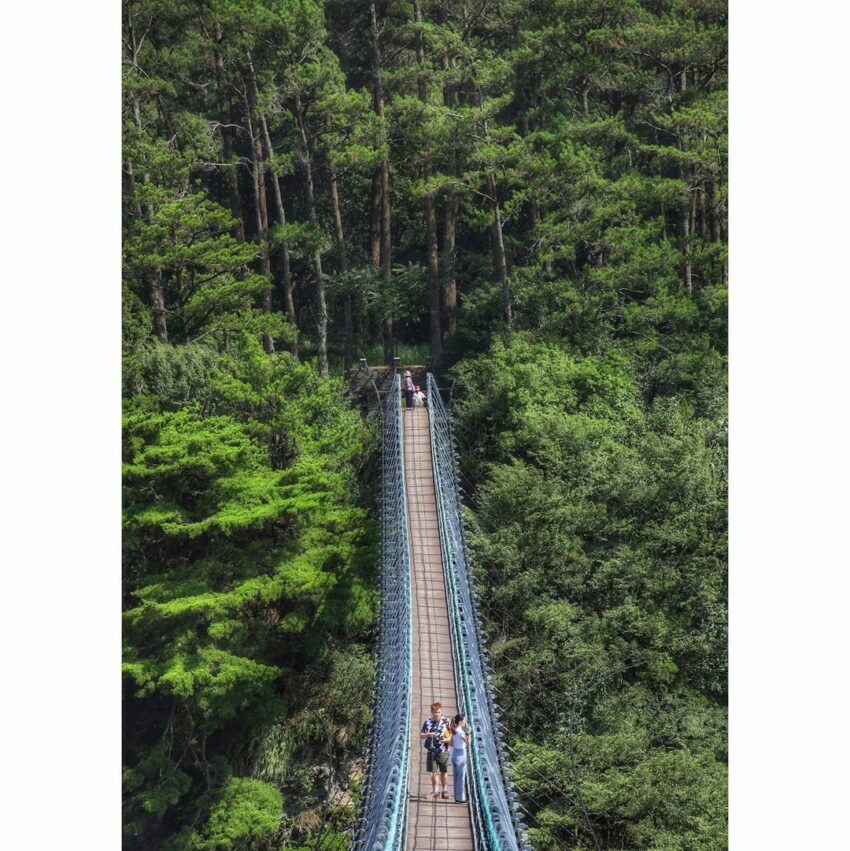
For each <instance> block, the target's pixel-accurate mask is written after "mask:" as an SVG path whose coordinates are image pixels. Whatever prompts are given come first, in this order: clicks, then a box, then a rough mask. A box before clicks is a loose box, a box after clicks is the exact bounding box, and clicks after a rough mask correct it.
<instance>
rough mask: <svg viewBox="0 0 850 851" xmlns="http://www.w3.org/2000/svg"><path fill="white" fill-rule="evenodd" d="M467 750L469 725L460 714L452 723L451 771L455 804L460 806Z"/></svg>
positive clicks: (462, 800) (464, 798) (462, 799)
mask: <svg viewBox="0 0 850 851" xmlns="http://www.w3.org/2000/svg"><path fill="white" fill-rule="evenodd" d="M467 748H469V724H467V723H466V716H465V715H464V714H463V713H462V712H461V713H458V714H457V715H455V717H454V721H452V771H453V773H454V786H455V803H456V804H462V803H463V802H464V801H465V800H466V797H465V795H464V788H463V781H464V780H465V779H466V751H467Z"/></svg>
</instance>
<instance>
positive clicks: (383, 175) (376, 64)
mask: <svg viewBox="0 0 850 851" xmlns="http://www.w3.org/2000/svg"><path fill="white" fill-rule="evenodd" d="M369 18H370V25H371V36H372V68H373V72H374V85H373V90H372V99H373V105H374V109H375V114H376V115H378V117H379V118H383V117H384V90H383V85H382V82H381V68H382V64H383V63H382V59H381V45H380V42H379V33H378V11H377V8H376V6H375V0H370V2H369ZM379 172H380V187H381V228H380V232H381V246H380V247H381V251H380V265H381V271H382V272H383V275H384V279H385V280H386V281H387V283H389V280H390V276H391V275H392V254H391V246H392V242H391V235H392V234H391V230H390V226H391V221H390V167H389V163H388V161H387V157H384V159H383V162H382V163H381V165H380V167H379ZM373 199H374V195H373ZM373 204H374V200H373ZM374 257H375V255H374V246H373V254H372V258H373V261H374ZM383 332H384V334H383V336H384V360H385V361H387V363H389V362H390V360H391V359H392V357H393V355H394V354H395V340H394V339H393V323H392V319H385V320H384V323H383Z"/></svg>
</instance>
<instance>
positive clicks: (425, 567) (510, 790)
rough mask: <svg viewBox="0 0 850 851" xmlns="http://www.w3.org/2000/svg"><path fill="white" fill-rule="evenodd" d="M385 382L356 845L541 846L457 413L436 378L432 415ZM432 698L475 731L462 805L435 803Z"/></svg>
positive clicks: (396, 850) (493, 849)
mask: <svg viewBox="0 0 850 851" xmlns="http://www.w3.org/2000/svg"><path fill="white" fill-rule="evenodd" d="M387 379H388V380H387V383H388V384H389V387H388V391H387V393H386V400H385V402H383V404H381V406H380V407H381V413H382V479H381V485H382V487H381V574H380V576H381V579H380V582H381V599H380V615H379V632H378V641H377V653H376V658H377V674H376V689H375V699H374V704H373V707H372V709H373V719H374V721H373V729H372V731H371V733H370V752H369V754H368V765H367V770H366V783H365V791H364V797H363V805H362V810H361V816H360V820H359V822H358V825H357V828H356V830H355V834H354V843H353V849H354V851H402V849H405V850H406V851H531V844H530V842H529V840H528V836H527V834H526V833H525V824H524V822H523V820H522V815H521V809H520V806H519V803H518V801H517V798H516V794H515V791H514V785H513V783H512V780H511V774H510V767H509V765H508V755H509V749H508V746H507V743H506V742H505V741H504V738H503V735H502V727H501V724H500V721H499V707H498V704H497V702H496V693H495V691H494V688H493V685H492V682H491V675H490V671H489V667H488V662H487V651H486V647H485V644H484V636H483V633H482V629H481V624H482V622H481V619H480V616H479V614H478V612H477V609H476V597H475V591H474V587H473V576H472V574H471V571H470V562H469V555H468V550H467V545H466V536H465V530H464V524H463V517H462V514H461V501H460V494H459V489H458V485H457V459H456V453H455V446H454V442H453V437H452V429H451V417H450V414H449V411H448V410H447V408H446V406H445V404H444V401H443V399H442V397H441V395H440V391H439V389H438V387H437V382H436V381H435V379H434V376H433V374H432V373H431V372H429V373H428V375H427V398H428V405H427V407H426V408H413V409H402V407H401V405H400V398H401V377H400V374H399V372H398V370H397V369H396V370H394V371H393V372H392V373H391V374H390V375H388V376H387ZM375 389H376V392H377V387H376V388H375ZM378 398H380V397H378ZM433 701H439V702H440V703H442V705H443V709H442V712H443V714H444V715H447V716H449V715H454V714H455V713H456V712H458V711H459V712H463V713H465V714H466V717H467V720H468V722H469V725H470V728H471V732H472V736H471V746H470V748H469V753H468V761H467V775H466V801H465V803H462V804H458V803H455V802H454V796H453V795H452V796H451V797H450V800H449V801H446V800H443V799H441V798H436V799H435V798H433V797H430V796H429V792H430V791H431V782H430V776H429V775H428V774H427V773H426V770H425V769H426V765H425V762H426V751H425V749H424V748H423V747H422V741H421V739H420V736H419V730H420V727H421V725H422V722H423V720H424V719H425V718H427V717H428V715H429V711H430V710H429V707H430V705H431V703H432V702H433ZM449 770H450V772H451V770H452V769H451V766H450V769H449ZM449 788H451V778H450V784H449Z"/></svg>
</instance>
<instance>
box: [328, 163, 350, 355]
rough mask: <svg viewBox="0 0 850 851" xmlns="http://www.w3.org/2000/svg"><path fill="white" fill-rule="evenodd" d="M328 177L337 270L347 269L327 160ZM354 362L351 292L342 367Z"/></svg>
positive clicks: (331, 170) (347, 300) (334, 185)
mask: <svg viewBox="0 0 850 851" xmlns="http://www.w3.org/2000/svg"><path fill="white" fill-rule="evenodd" d="M328 175H329V179H330V190H331V207H332V208H333V216H334V239H335V242H336V262H337V267H338V269H339V272H340V273H341V274H343V275H344V274H345V273H346V272H347V271H348V255H347V253H346V250H345V233H344V232H343V229H342V211H341V210H340V207H339V190H338V187H337V174H336V167H335V166H334V164H333V163H332V162H328ZM353 363H354V316H353V305H352V303H351V292H350V291H349V292H346V294H345V341H344V344H343V355H342V368H343V369H344V370H345V371H346V372H348V370H350V369H351V367H352V365H353Z"/></svg>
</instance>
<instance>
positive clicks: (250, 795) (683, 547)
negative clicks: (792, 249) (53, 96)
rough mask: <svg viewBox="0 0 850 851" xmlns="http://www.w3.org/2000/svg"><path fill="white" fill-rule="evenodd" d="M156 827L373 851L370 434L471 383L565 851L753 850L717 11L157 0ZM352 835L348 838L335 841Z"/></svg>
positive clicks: (468, 479)
mask: <svg viewBox="0 0 850 851" xmlns="http://www.w3.org/2000/svg"><path fill="white" fill-rule="evenodd" d="M123 14H124V26H123V53H122V60H123V61H122V65H123V70H124V88H123V110H122V118H123V131H124V147H123V190H124V198H123V201H124V203H123V211H122V214H123V236H124V241H123V258H124V299H123V305H124V313H123V329H124V330H123V355H124V403H123V404H124V438H125V439H124V458H123V461H124V486H125V491H124V561H123V576H124V586H123V587H124V599H123V609H124V627H123V635H124V645H125V650H124V671H125V679H124V684H125V686H124V743H125V744H124V760H123V761H124V789H125V794H124V825H125V844H126V846H127V848H128V849H131V851H132V849H149V848H163V849H167V851H179V850H180V849H183V850H184V851H188V850H189V849H195V850H196V851H198V849H272V848H280V847H288V848H299V847H311V843H312V844H315V839H316V837H317V836H318V835H319V834H320V833H322V832H324V833H325V834H328V833H331V834H333V837H334V841H335V842H336V843H337V844H338V845H339V846H340V847H344V844H345V842H346V840H347V834H346V829H347V827H348V826H350V818H351V816H352V814H353V813H354V812H355V810H356V806H357V796H358V794H359V789H360V788H361V786H362V756H363V752H364V747H365V745H366V744H367V743H368V742H367V737H366V730H367V728H368V723H369V721H370V719H369V703H370V699H371V689H372V679H373V670H372V661H371V655H370V653H371V647H372V641H373V629H374V614H375V606H376V602H377V601H376V582H375V579H376V564H377V555H378V553H377V513H376V508H375V505H376V501H375V500H376V489H377V481H376V476H377V464H376V461H377V455H376V450H377V438H378V435H377V428H376V426H375V423H374V422H372V421H364V420H362V419H361V418H360V417H359V415H358V414H357V412H356V411H354V410H352V409H351V407H350V405H349V403H348V400H347V398H346V391H345V386H344V383H343V381H342V374H343V370H344V369H346V368H348V367H350V366H351V365H352V364H353V363H356V359H357V358H359V357H363V356H367V357H369V358H370V360H371V361H372V362H376V361H381V360H383V359H384V357H390V356H392V355H393V354H401V355H402V356H404V357H405V358H406V359H413V358H414V357H415V359H416V360H419V361H424V359H425V358H426V357H428V356H431V357H434V358H435V359H436V361H437V363H438V369H439V372H440V374H441V375H445V376H447V377H446V378H445V379H441V383H446V382H451V381H454V392H453V399H454V412H455V420H456V432H457V437H458V441H459V446H460V450H461V467H462V478H463V485H464V488H465V490H466V499H467V505H468V521H469V523H470V529H471V541H472V544H473V555H474V559H475V562H476V570H477V571H478V573H479V574H480V579H481V583H480V586H479V587H480V589H481V593H482V603H483V607H484V611H485V613H486V620H487V628H488V632H489V635H490V640H491V650H492V653H493V662H494V667H495V669H496V673H497V686H498V688H499V690H500V693H501V695H502V705H503V709H502V712H503V715H504V719H505V726H506V728H507V730H508V733H509V740H510V745H511V748H512V749H513V754H512V758H513V762H514V765H515V769H516V775H517V782H518V785H519V787H520V791H521V795H522V799H523V803H524V804H525V806H526V808H527V809H528V811H529V827H530V832H531V834H532V836H533V839H534V842H535V846H536V847H537V848H538V849H541V851H544V849H562V848H576V849H612V851H613V849H625V848H628V849H665V851H668V849H669V851H674V849H675V851H690V849H721V848H724V847H725V846H726V738H727V737H726V709H725V706H726V566H725V560H726V540H725V538H726V482H727V475H726V295H727V254H726V242H727V198H726V173H727V162H726V160H727V155H726V150H727V147H726V146H727V118H726V81H727V61H726V56H727V45H726V24H727V20H726V17H727V13H726V7H725V4H724V3H723V2H719V0H654V2H651V1H650V0H616V2H613V0H533V2H532V0H404V1H403V2H402V0H382V2H379V0H350V2H349V0H346V2H343V0H324V2H321V0H199V2H167V3H166V2H164V0H125V2H124V5H123ZM329 844H330V843H329Z"/></svg>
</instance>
